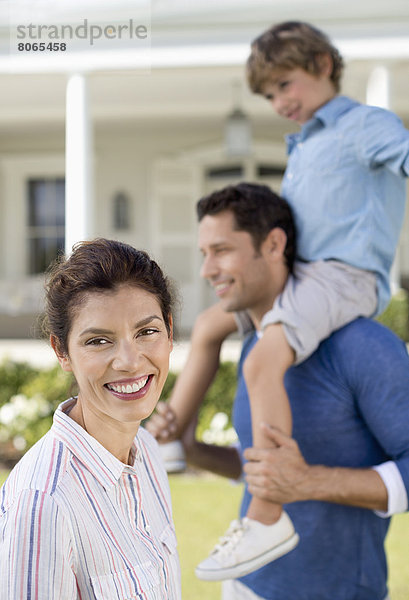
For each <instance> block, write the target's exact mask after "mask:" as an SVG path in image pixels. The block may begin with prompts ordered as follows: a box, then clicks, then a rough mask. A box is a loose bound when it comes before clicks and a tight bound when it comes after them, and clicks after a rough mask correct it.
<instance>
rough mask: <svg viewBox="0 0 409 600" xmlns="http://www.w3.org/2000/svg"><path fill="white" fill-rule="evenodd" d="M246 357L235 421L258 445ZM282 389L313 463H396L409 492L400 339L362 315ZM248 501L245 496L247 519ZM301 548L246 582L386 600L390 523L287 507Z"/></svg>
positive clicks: (307, 593) (405, 371) (334, 599)
mask: <svg viewBox="0 0 409 600" xmlns="http://www.w3.org/2000/svg"><path fill="white" fill-rule="evenodd" d="M256 341H257V337H256V335H253V336H250V337H249V338H247V340H246V342H245V344H244V347H243V353H242V356H241V359H240V366H239V376H238V386H237V393H236V398H235V403H234V410H233V417H234V425H235V428H236V430H237V433H238V436H239V439H240V445H241V447H242V448H246V447H248V446H251V445H252V434H251V416H250V406H249V399H248V394H247V389H246V385H245V382H244V378H243V376H242V365H243V362H244V359H245V357H246V356H247V354H248V353H249V351H250V349H251V348H252V347H253V345H254V344H255V343H256ZM285 385H286V389H287V392H288V396H289V399H290V403H291V409H292V414H293V423H294V427H293V435H294V438H295V439H296V440H297V442H298V444H299V446H300V449H301V451H302V453H303V455H304V457H305V459H306V461H307V462H308V463H310V464H324V465H327V466H340V467H352V468H354V467H358V468H359V467H362V468H367V467H371V466H374V465H376V464H381V463H383V462H386V461H388V460H393V461H395V463H396V465H397V467H398V469H399V471H400V474H401V476H402V480H403V482H404V485H405V487H406V490H407V492H408V493H409V428H408V422H409V397H408V389H409V358H408V355H407V351H406V348H405V346H404V344H403V342H401V341H400V340H399V339H398V338H397V337H396V336H395V335H394V334H393V333H391V332H390V331H389V330H387V329H386V328H385V327H383V326H382V325H380V324H379V323H376V322H375V321H372V320H368V319H357V320H356V321H354V322H352V323H350V324H349V325H347V326H346V327H343V328H342V329H340V330H338V331H337V332H335V333H333V334H332V335H331V336H330V337H329V338H328V339H326V340H324V341H323V342H322V343H321V345H320V346H319V348H318V350H316V352H315V353H314V354H313V355H312V356H311V357H310V358H309V359H307V360H306V361H304V362H303V363H302V364H300V365H298V366H296V367H292V368H291V369H289V370H288V371H287V374H286V378H285ZM249 501H250V495H249V494H248V492H247V491H246V492H245V494H244V498H243V503H242V507H241V515H244V514H246V512H247V508H248V504H249ZM285 508H286V510H287V512H288V513H289V515H290V516H291V518H292V520H293V522H294V524H295V527H296V529H297V531H298V533H299V534H300V543H299V545H298V546H297V548H296V549H295V550H293V551H292V552H290V553H289V554H287V555H285V556H283V557H282V558H280V559H279V560H276V561H274V562H273V563H270V564H269V565H266V566H265V567H263V568H262V569H260V570H258V571H256V572H255V573H251V574H249V575H247V576H246V577H244V578H243V579H242V582H243V583H245V584H246V585H247V586H248V587H249V588H250V589H252V590H253V591H254V592H255V593H257V594H258V595H260V596H261V597H262V598H267V599H268V600H289V599H290V598H291V600H351V599H352V598H354V600H383V598H385V596H386V593H387V588H386V581H387V567H386V559H385V552H384V539H385V536H386V533H387V530H388V525H389V519H384V518H380V517H379V516H377V515H376V514H375V513H374V512H373V511H371V510H366V509H360V508H355V507H351V506H341V505H338V504H330V503H326V502H316V501H308V502H295V503H292V504H288V505H286V507H285Z"/></svg>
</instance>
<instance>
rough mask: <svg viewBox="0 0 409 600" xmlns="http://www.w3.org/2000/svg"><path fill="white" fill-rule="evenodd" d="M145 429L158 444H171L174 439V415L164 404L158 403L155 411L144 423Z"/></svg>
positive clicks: (175, 426) (175, 427) (175, 428)
mask: <svg viewBox="0 0 409 600" xmlns="http://www.w3.org/2000/svg"><path fill="white" fill-rule="evenodd" d="M146 429H147V430H148V431H149V433H151V434H152V435H153V436H154V437H155V438H156V439H157V441H158V442H159V443H164V442H171V441H173V440H175V439H176V435H175V434H176V430H177V424H176V415H175V413H174V411H173V410H172V408H171V407H170V406H169V404H167V403H166V402H163V401H161V402H158V404H157V405H156V411H155V412H154V413H153V414H152V416H151V417H150V419H149V421H148V422H147V423H146Z"/></svg>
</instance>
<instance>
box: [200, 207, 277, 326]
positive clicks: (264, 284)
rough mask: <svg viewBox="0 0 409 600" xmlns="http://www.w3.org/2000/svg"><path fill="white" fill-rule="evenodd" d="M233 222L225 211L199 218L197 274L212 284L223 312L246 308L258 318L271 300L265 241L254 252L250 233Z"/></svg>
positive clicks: (270, 303) (267, 308)
mask: <svg viewBox="0 0 409 600" xmlns="http://www.w3.org/2000/svg"><path fill="white" fill-rule="evenodd" d="M234 225H235V221H234V215H233V213H232V212H230V211H229V210H226V211H223V212H221V213H219V214H217V215H211V216H210V215H206V216H205V217H204V218H203V219H202V220H201V222H200V224H199V249H200V251H201V253H202V255H203V264H202V267H201V272H200V274H201V276H202V277H204V278H205V279H207V280H208V282H209V283H210V285H211V286H212V287H213V289H214V291H215V293H216V296H217V297H218V298H219V300H220V303H221V305H222V307H223V309H224V310H225V311H227V312H232V311H239V310H249V311H250V312H252V313H253V314H254V315H255V316H259V318H261V317H262V316H263V315H264V313H265V312H266V311H267V310H269V309H270V308H271V306H272V304H273V301H274V297H273V296H272V291H271V289H272V281H271V279H272V274H271V268H270V265H269V261H268V259H267V256H268V255H267V247H266V242H263V243H262V244H261V247H260V250H259V251H256V250H255V248H254V245H253V241H252V238H251V236H250V234H249V233H247V232H246V231H237V230H236V229H234Z"/></svg>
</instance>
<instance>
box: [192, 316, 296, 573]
mask: <svg viewBox="0 0 409 600" xmlns="http://www.w3.org/2000/svg"><path fill="white" fill-rule="evenodd" d="M293 361H294V352H293V351H292V349H291V348H290V346H289V344H288V342H287V340H286V337H285V334H284V331H283V328H282V326H281V325H280V324H277V325H270V326H269V327H268V328H267V330H266V332H265V334H264V336H263V337H262V338H261V339H260V340H259V341H258V342H257V343H256V344H255V346H254V348H253V349H252V350H251V352H250V353H249V355H248V357H247V358H246V361H245V363H244V365H243V374H244V378H245V381H246V384H247V388H248V394H249V398H250V405H251V418H252V423H253V445H254V446H257V447H263V448H271V447H272V442H271V441H270V440H269V439H267V438H266V437H265V436H264V433H263V430H262V428H261V427H260V424H261V423H262V422H265V423H269V424H270V425H274V426H275V427H278V428H279V429H281V430H282V431H284V432H285V433H286V434H287V435H291V423H292V418H291V410H290V406H289V401H288V397H287V393H286V391H285V388H284V374H285V372H286V371H287V369H288V367H290V366H291V364H292V363H293ZM297 543H298V535H297V534H296V533H295V531H294V527H293V524H292V523H291V520H290V519H289V517H288V515H287V513H285V512H283V510H282V507H281V505H279V504H273V503H271V502H268V501H264V500H261V499H259V498H252V500H251V502H250V506H249V510H248V512H247V516H246V518H244V519H242V520H241V521H234V522H233V523H232V524H231V526H230V529H229V530H228V531H227V533H226V535H225V536H224V538H222V539H221V541H220V543H219V544H218V545H217V546H216V547H215V549H214V550H213V551H212V553H211V555H210V556H209V557H208V558H207V559H206V560H204V561H203V562H202V563H200V565H198V567H197V569H196V575H197V576H198V577H199V578H200V579H206V580H211V581H213V580H215V581H217V580H223V579H235V578H237V577H241V576H243V575H246V574H247V573H250V572H252V571H255V570H257V569H259V568H260V567H262V566H264V565H266V564H267V563H269V562H271V561H273V560H276V559H277V558H279V557H280V556H283V554H286V553H287V552H289V551H290V550H292V549H293V548H294V547H295V546H296V545H297Z"/></svg>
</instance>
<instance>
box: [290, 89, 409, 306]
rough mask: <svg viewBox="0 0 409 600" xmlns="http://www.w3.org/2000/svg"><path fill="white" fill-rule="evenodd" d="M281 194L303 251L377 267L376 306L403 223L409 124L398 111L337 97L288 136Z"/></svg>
mask: <svg viewBox="0 0 409 600" xmlns="http://www.w3.org/2000/svg"><path fill="white" fill-rule="evenodd" d="M287 146H288V152H289V158H288V163H287V168H286V172H285V175H284V179H283V184H282V190H281V193H282V195H283V196H284V198H286V199H287V200H288V202H289V203H290V205H291V207H292V209H293V212H294V215H295V222H296V228H297V232H298V239H297V248H298V257H299V258H301V259H303V260H307V261H316V260H325V259H337V260H340V261H343V262H345V263H347V264H351V265H353V266H355V267H358V268H361V269H367V270H369V271H374V272H375V273H376V275H377V282H378V298H379V303H378V311H377V312H378V313H379V312H381V311H382V310H383V309H384V308H385V307H386V305H387V303H388V301H389V296H390V291H389V271H390V268H391V265H392V262H393V258H394V253H395V250H396V246H397V242H398V238H399V233H400V230H401V227H402V223H403V217H404V210H405V201H406V183H405V177H406V176H407V175H408V174H409V131H407V130H406V129H405V128H404V126H403V124H402V122H401V121H400V119H399V118H398V117H397V116H396V115H395V114H393V113H391V112H389V111H387V110H384V109H381V108H377V107H371V106H366V105H363V104H360V103H359V102H356V101H353V100H351V99H349V98H347V97H345V96H337V97H335V98H334V99H333V100H331V101H330V102H328V103H327V104H326V105H324V106H323V107H321V108H320V109H319V110H318V111H317V112H316V113H315V115H314V117H313V118H312V119H311V120H310V121H308V122H307V123H305V124H304V125H303V127H302V129H301V131H300V132H299V133H296V134H291V135H289V136H287Z"/></svg>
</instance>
